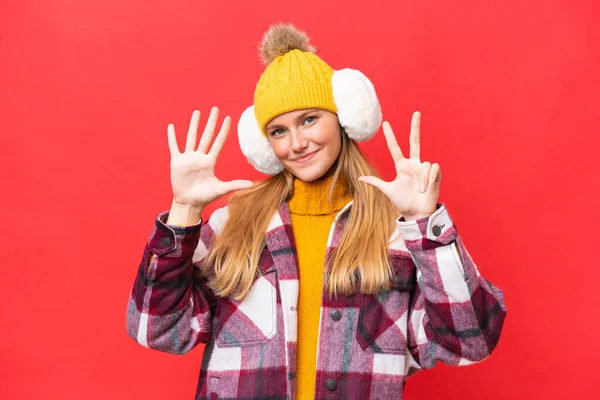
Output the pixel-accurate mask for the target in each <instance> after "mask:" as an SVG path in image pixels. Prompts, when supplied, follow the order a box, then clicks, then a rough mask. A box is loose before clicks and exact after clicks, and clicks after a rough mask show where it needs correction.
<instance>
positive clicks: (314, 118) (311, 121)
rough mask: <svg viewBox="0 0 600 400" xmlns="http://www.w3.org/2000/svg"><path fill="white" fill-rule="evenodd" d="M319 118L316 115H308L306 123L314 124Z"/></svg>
mask: <svg viewBox="0 0 600 400" xmlns="http://www.w3.org/2000/svg"><path fill="white" fill-rule="evenodd" d="M316 120H317V118H316V117H308V118H306V119H305V120H304V124H305V125H306V124H312V123H313V122H315V121H316Z"/></svg>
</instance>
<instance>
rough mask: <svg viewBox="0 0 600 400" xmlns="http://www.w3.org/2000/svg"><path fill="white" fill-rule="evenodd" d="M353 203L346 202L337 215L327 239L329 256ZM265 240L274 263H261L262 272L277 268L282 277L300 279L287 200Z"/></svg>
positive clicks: (274, 218) (273, 220)
mask: <svg viewBox="0 0 600 400" xmlns="http://www.w3.org/2000/svg"><path fill="white" fill-rule="evenodd" d="M352 203H353V202H352V201H350V202H349V203H348V204H346V205H345V206H344V208H342V209H341V210H340V211H339V212H338V213H337V215H336V216H335V219H334V222H333V224H332V226H331V231H330V232H329V239H328V241H327V256H329V254H330V253H331V251H333V250H334V249H335V248H336V247H337V246H338V244H339V239H340V236H341V235H340V233H341V231H342V230H343V227H344V226H345V224H346V221H347V220H348V214H349V212H350V209H351V207H352ZM265 241H266V246H267V248H268V249H269V252H270V253H271V258H272V260H273V263H272V264H271V263H269V264H266V263H260V264H259V265H260V269H261V272H262V273H263V274H266V273H269V272H271V271H273V270H274V269H277V271H278V273H279V274H280V279H281V278H283V279H298V254H297V252H296V241H295V239H294V231H293V230H292V222H291V217H290V209H289V206H288V203H287V202H284V203H283V204H282V205H281V207H279V210H277V212H275V213H274V214H273V218H271V222H270V223H269V226H268V227H267V231H266V233H265Z"/></svg>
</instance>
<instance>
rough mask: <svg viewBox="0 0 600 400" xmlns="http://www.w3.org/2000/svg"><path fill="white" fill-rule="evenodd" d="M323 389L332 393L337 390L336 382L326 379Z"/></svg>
mask: <svg viewBox="0 0 600 400" xmlns="http://www.w3.org/2000/svg"><path fill="white" fill-rule="evenodd" d="M325 387H326V388H327V390H331V391H334V390H335V389H336V388H337V382H336V381H335V380H333V379H327V382H326V383H325Z"/></svg>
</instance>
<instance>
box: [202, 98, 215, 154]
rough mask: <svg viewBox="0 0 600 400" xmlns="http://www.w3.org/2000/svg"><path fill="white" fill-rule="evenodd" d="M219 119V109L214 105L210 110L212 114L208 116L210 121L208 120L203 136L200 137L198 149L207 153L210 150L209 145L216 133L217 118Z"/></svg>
mask: <svg viewBox="0 0 600 400" xmlns="http://www.w3.org/2000/svg"><path fill="white" fill-rule="evenodd" d="M218 119H219V109H218V108H217V107H213V108H212V109H211V110H210V115H209V116H208V121H207V122H206V127H204V132H203V133H202V137H201V138H200V145H199V146H198V150H199V151H201V152H203V153H206V152H207V151H208V146H209V145H210V142H211V140H212V138H213V135H214V133H215V127H216V126H217V120H218Z"/></svg>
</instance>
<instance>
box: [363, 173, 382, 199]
mask: <svg viewBox="0 0 600 400" xmlns="http://www.w3.org/2000/svg"><path fill="white" fill-rule="evenodd" d="M358 180H359V181H361V182H363V183H366V184H367V185H371V186H373V187H375V188H377V189H379V190H380V191H382V192H383V193H384V194H386V195H387V182H385V181H382V180H381V179H379V178H377V177H375V176H361V177H359V178H358Z"/></svg>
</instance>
